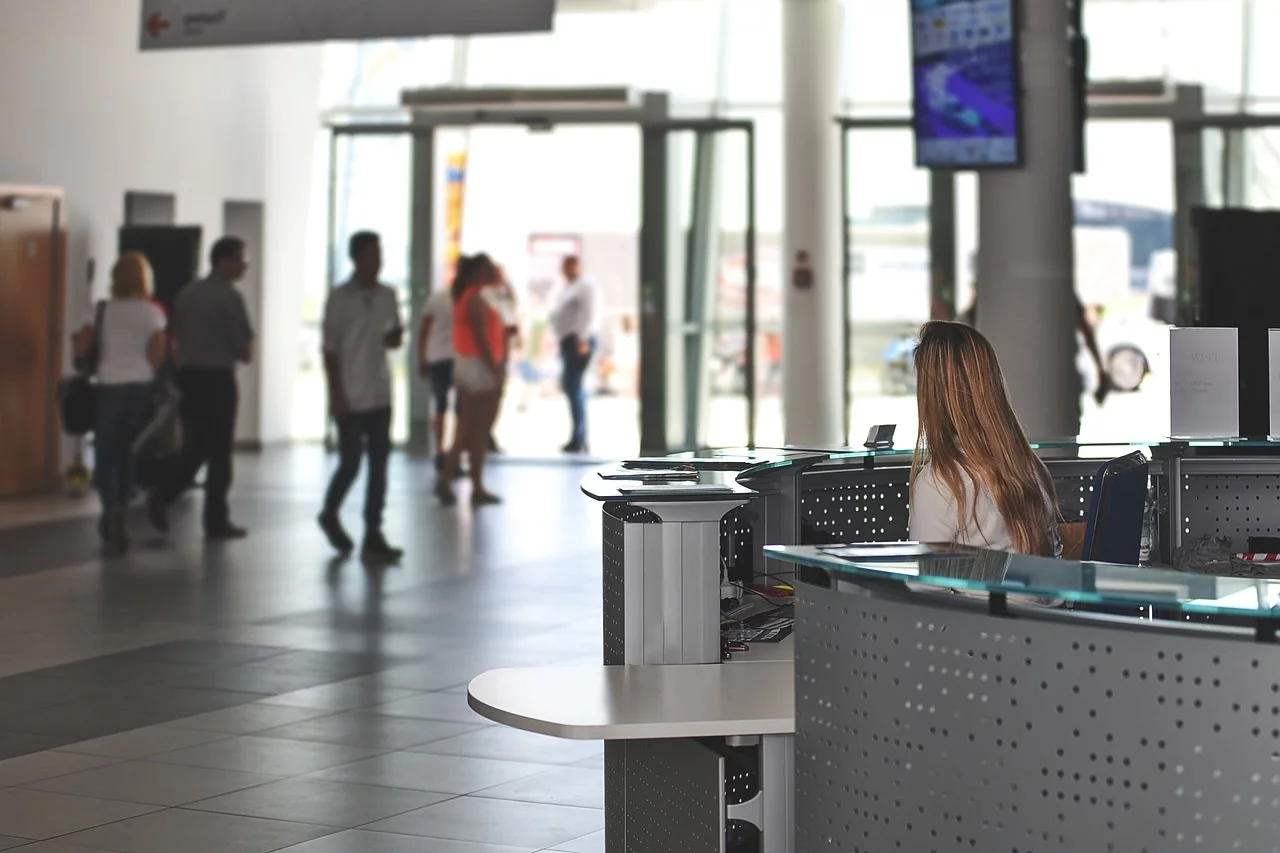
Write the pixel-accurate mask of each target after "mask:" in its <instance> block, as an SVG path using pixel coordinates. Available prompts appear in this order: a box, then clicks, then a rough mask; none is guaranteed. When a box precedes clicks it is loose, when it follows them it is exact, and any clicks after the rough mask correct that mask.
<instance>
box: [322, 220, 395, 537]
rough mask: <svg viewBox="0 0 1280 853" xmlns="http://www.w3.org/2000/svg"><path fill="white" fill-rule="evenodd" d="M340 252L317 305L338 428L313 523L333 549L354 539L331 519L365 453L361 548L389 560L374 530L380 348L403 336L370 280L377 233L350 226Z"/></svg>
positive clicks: (379, 503) (382, 460) (376, 267)
mask: <svg viewBox="0 0 1280 853" xmlns="http://www.w3.org/2000/svg"><path fill="white" fill-rule="evenodd" d="M348 254H349V255H350V257H351V262H352V264H353V265H354V270H353V272H352V276H351V280H350V281H348V282H347V283H346V284H342V285H339V286H338V287H336V288H334V289H333V290H332V291H330V292H329V300H328V302H327V303H326V304H325V310H324V369H325V374H326V375H327V377H328V380H329V411H330V414H331V415H332V416H333V420H334V423H335V424H336V425H337V428H338V451H339V454H340V461H339V463H338V470H337V471H336V472H335V473H334V475H333V480H332V481H331V482H330V484H329V491H328V493H327V494H326V496H325V502H324V511H323V512H322V513H321V514H320V518H319V522H320V529H321V530H323V531H324V533H325V535H326V536H327V537H328V538H329V542H330V544H332V545H333V547H334V550H336V551H338V552H339V553H341V554H349V553H350V552H351V551H352V550H353V548H354V547H355V545H354V543H353V542H352V541H351V537H350V536H348V535H347V532H346V530H344V529H343V527H342V522H341V521H340V520H339V516H338V514H339V512H340V511H341V510H342V502H343V501H344V500H345V499H346V497H347V492H348V491H349V490H350V489H351V484H352V483H353V482H354V481H355V479H356V474H358V473H359V472H360V460H361V457H362V456H364V455H365V452H366V450H367V452H368V455H369V474H368V478H367V479H368V491H367V493H366V495H365V502H364V522H365V537H364V545H363V547H362V548H361V554H362V555H363V556H364V557H366V558H371V559H376V560H385V561H394V560H397V559H399V558H400V557H401V556H403V552H402V551H400V550H399V549H398V548H392V547H391V546H390V545H388V544H387V540H386V538H385V537H384V536H383V534H382V510H383V507H384V505H385V503H386V497H387V461H388V459H389V457H390V455H391V370H390V368H389V366H388V365H387V351H388V350H393V349H398V348H399V347H400V345H401V343H402V342H403V339H404V326H403V325H402V324H401V322H400V307H399V304H398V301H397V300H396V294H395V291H394V290H392V289H391V288H390V287H387V286H386V285H384V284H381V283H380V282H379V281H378V274H379V273H380V272H382V243H381V240H380V239H379V237H378V235H377V234H374V233H373V232H370V231H361V232H360V233H358V234H353V235H352V237H351V242H350V245H349V251H348Z"/></svg>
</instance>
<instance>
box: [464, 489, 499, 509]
mask: <svg viewBox="0 0 1280 853" xmlns="http://www.w3.org/2000/svg"><path fill="white" fill-rule="evenodd" d="M500 503H502V498H500V497H498V496H497V495H495V494H493V493H492V492H476V493H475V494H473V495H472V496H471V505H472V506H493V505H495V504H500Z"/></svg>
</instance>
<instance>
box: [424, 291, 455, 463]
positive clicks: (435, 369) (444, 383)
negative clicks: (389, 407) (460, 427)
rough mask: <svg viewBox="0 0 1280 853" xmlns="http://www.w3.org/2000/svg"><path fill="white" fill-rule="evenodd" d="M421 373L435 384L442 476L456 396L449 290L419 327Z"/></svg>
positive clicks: (436, 298)
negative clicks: (454, 391)
mask: <svg viewBox="0 0 1280 853" xmlns="http://www.w3.org/2000/svg"><path fill="white" fill-rule="evenodd" d="M418 374H419V375H420V376H421V377H422V378H423V379H426V380H427V381H429V382H430V383H431V397H432V400H433V401H434V403H435V412H434V413H433V414H432V417H431V436H432V438H433V439H435V450H436V473H437V474H438V473H440V472H441V471H443V470H444V458H445V454H446V451H447V448H448V445H447V444H446V443H445V432H446V426H447V423H446V421H447V419H448V415H449V397H450V396H451V395H452V393H453V294H452V293H451V292H450V291H449V288H447V287H442V288H439V289H438V290H436V291H435V292H434V293H432V294H431V296H430V297H429V298H428V299H427V304H426V306H425V307H424V308H423V311H422V323H421V324H420V325H419V327H418Z"/></svg>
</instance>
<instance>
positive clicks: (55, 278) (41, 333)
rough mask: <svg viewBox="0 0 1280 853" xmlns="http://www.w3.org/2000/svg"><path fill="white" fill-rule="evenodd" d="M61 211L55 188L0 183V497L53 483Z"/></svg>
mask: <svg viewBox="0 0 1280 853" xmlns="http://www.w3.org/2000/svg"><path fill="white" fill-rule="evenodd" d="M63 216H64V207H63V199H62V193H61V191H59V190H50V189H33V188H19V187H12V188H7V187H0V436H4V441H2V442H0V497H10V496H13V495H21V494H28V493H32V492H39V491H45V490H50V489H53V488H55V487H56V485H57V482H58V465H59V461H58V460H59V445H60V431H59V422H58V415H57V388H58V381H59V378H60V376H61V372H62V347H63V335H62V293H63V283H64V272H63V260H64V259H63V242H64V239H63V238H64V224H63V222H64V220H63Z"/></svg>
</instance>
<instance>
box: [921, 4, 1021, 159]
mask: <svg viewBox="0 0 1280 853" xmlns="http://www.w3.org/2000/svg"><path fill="white" fill-rule="evenodd" d="M1015 5H1016V0H911V18H912V58H913V73H914V76H915V79H914V92H913V103H914V109H913V116H912V123H913V125H914V127H915V137H916V163H917V165H920V166H926V167H933V168H951V169H980V168H987V167H1002V166H1003V167H1008V166H1019V165H1021V164H1022V138H1021V131H1022V121H1021V114H1020V112H1021V110H1020V107H1021V101H1020V92H1019V90H1020V85H1019V79H1018V43H1017V42H1018V38H1017V33H1018V29H1017V20H1016V14H1015Z"/></svg>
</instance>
